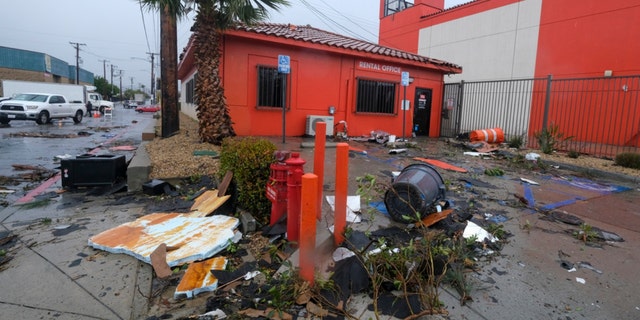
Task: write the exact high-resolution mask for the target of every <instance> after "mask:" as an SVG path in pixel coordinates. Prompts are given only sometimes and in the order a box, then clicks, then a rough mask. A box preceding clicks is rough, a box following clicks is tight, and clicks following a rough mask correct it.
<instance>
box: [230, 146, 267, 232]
mask: <svg viewBox="0 0 640 320" xmlns="http://www.w3.org/2000/svg"><path fill="white" fill-rule="evenodd" d="M275 151H276V146H275V145H274V144H273V143H272V142H270V141H268V140H265V139H260V138H254V137H248V138H227V139H225V140H224V141H222V148H221V150H220V169H219V172H218V175H219V177H220V178H222V177H223V176H224V174H225V173H226V172H227V171H231V172H233V179H234V181H235V183H236V187H237V190H238V206H239V207H241V208H243V209H245V210H247V211H249V212H251V213H252V214H253V215H254V217H255V218H256V220H257V221H258V222H260V223H263V224H266V223H268V222H269V218H270V214H271V202H270V201H269V199H267V196H266V195H265V188H266V185H267V182H268V181H269V166H270V165H271V164H272V163H273V162H274V161H275V158H274V156H273V153H274V152H275Z"/></svg>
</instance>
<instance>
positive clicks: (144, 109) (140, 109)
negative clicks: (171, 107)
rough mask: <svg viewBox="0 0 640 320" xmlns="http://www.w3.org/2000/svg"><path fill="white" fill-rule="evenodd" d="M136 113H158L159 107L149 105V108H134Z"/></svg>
mask: <svg viewBox="0 0 640 320" xmlns="http://www.w3.org/2000/svg"><path fill="white" fill-rule="evenodd" d="M136 111H137V112H140V113H143V112H158V111H160V106H158V105H150V106H138V107H137V108H136Z"/></svg>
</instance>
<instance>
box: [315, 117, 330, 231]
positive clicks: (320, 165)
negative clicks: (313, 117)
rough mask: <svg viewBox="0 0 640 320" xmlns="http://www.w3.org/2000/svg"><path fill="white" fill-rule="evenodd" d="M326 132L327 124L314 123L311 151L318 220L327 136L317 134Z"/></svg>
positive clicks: (320, 213)
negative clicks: (314, 137)
mask: <svg viewBox="0 0 640 320" xmlns="http://www.w3.org/2000/svg"><path fill="white" fill-rule="evenodd" d="M322 132H327V124H326V123H324V122H318V123H316V139H315V140H316V141H315V148H314V152H313V173H314V174H315V175H316V176H317V177H318V191H317V192H318V198H317V200H318V213H317V218H318V220H320V219H322V184H323V183H324V151H325V147H326V145H327V136H326V135H324V134H319V133H322Z"/></svg>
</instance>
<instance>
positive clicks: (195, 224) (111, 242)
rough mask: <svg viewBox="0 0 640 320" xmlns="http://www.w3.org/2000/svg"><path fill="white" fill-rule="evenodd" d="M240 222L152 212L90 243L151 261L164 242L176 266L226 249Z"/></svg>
mask: <svg viewBox="0 0 640 320" xmlns="http://www.w3.org/2000/svg"><path fill="white" fill-rule="evenodd" d="M239 224H240V220H238V219H237V218H234V217H228V216H221V215H216V216H211V217H194V216H190V215H189V214H182V213H152V214H149V215H146V216H143V217H140V218H138V219H137V220H135V221H133V222H128V223H125V224H122V225H120V226H117V227H115V228H113V229H109V230H107V231H104V232H102V233H100V234H97V235H95V236H93V237H91V238H90V239H89V246H91V247H94V248H96V249H100V250H105V251H108V252H112V253H124V254H128V255H131V256H133V257H135V258H137V259H139V260H142V261H144V262H146V263H149V264H151V258H150V257H151V253H152V252H153V251H154V250H156V248H157V247H158V246H159V245H161V244H162V243H165V244H166V245H167V248H168V249H167V250H168V252H167V264H168V265H169V266H170V267H175V266H178V265H181V264H184V263H187V262H193V261H197V260H204V259H207V258H209V257H212V256H213V255H215V254H216V253H218V252H220V251H221V250H223V249H225V248H226V247H227V246H228V245H229V240H231V239H232V238H233V236H234V232H236V231H235V229H236V228H237V227H238V225H239ZM169 248H170V249H169ZM172 249H173V250H172Z"/></svg>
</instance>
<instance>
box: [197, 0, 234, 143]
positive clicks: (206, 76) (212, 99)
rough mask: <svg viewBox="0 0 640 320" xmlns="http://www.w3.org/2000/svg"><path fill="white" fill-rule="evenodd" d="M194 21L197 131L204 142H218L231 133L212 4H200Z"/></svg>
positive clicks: (220, 37)
mask: <svg viewBox="0 0 640 320" xmlns="http://www.w3.org/2000/svg"><path fill="white" fill-rule="evenodd" d="M199 9H200V10H199V12H198V15H197V17H196V22H195V23H194V37H195V38H194V43H193V45H194V58H195V66H196V68H197V70H198V77H197V80H196V85H195V92H196V96H197V97H196V99H197V107H196V111H197V114H198V120H199V124H200V128H199V135H200V139H201V140H202V141H204V142H208V143H213V144H215V145H221V144H222V140H223V139H224V138H227V137H232V136H235V135H236V133H235V130H234V129H233V122H232V121H231V116H230V115H229V107H228V105H227V100H226V98H225V96H224V88H223V87H222V80H221V78H220V59H221V56H222V50H221V44H222V42H221V41H222V35H221V33H220V32H219V30H217V29H216V27H215V25H216V24H215V11H214V10H213V8H208V7H206V6H201V7H200V8H199Z"/></svg>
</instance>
